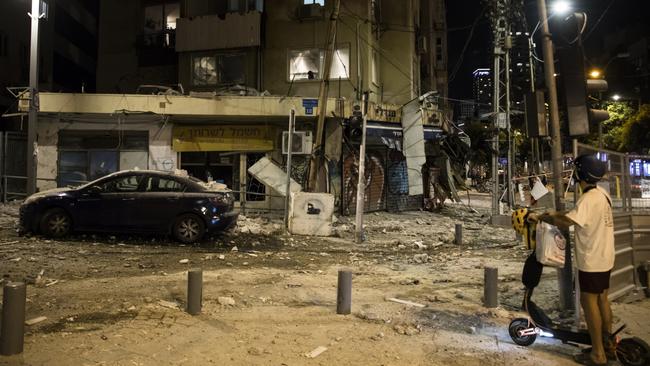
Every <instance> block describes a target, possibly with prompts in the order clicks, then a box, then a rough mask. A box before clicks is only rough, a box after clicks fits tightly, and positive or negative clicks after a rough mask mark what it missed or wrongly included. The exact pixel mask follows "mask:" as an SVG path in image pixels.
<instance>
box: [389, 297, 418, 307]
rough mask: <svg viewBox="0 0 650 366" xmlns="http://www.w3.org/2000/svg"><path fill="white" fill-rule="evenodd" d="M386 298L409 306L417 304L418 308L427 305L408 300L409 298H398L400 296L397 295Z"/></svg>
mask: <svg viewBox="0 0 650 366" xmlns="http://www.w3.org/2000/svg"><path fill="white" fill-rule="evenodd" d="M386 300H387V301H392V302H396V303H398V304H404V305H409V306H415V307H418V308H424V307H426V305H424V304H418V303H417V302H413V301H408V300H402V299H398V298H395V297H389V298H387V299H386Z"/></svg>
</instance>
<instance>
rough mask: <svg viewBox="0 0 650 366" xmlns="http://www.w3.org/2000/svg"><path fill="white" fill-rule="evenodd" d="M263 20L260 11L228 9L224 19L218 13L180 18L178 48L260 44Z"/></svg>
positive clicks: (213, 48) (183, 50) (180, 50)
mask: <svg viewBox="0 0 650 366" xmlns="http://www.w3.org/2000/svg"><path fill="white" fill-rule="evenodd" d="M261 22H262V14H261V13H260V12H258V11H250V12H248V13H245V14H240V13H228V14H227V15H226V17H225V18H223V19H222V18H220V17H219V16H218V15H216V14H214V15H204V16H198V17H193V18H179V19H178V21H177V23H176V26H177V28H176V30H177V32H178V42H177V43H176V51H178V52H190V51H201V50H216V49H225V48H239V47H254V46H259V45H260V38H261V37H260V30H261Z"/></svg>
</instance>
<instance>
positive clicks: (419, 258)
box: [413, 253, 430, 263]
mask: <svg viewBox="0 0 650 366" xmlns="http://www.w3.org/2000/svg"><path fill="white" fill-rule="evenodd" d="M429 259H430V258H429V255H428V254H426V253H423V254H416V255H414V256H413V262H415V263H427V262H428V261H429Z"/></svg>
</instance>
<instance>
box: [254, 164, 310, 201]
mask: <svg viewBox="0 0 650 366" xmlns="http://www.w3.org/2000/svg"><path fill="white" fill-rule="evenodd" d="M248 172H249V173H250V174H251V175H252V176H253V177H255V179H257V180H259V181H260V182H262V183H264V184H266V185H267V186H269V187H271V188H273V189H274V190H275V191H276V192H277V193H279V194H280V195H281V196H286V195H287V173H285V172H284V170H282V168H280V167H279V166H278V165H276V164H275V163H274V162H272V161H271V160H270V159H269V158H267V157H263V158H261V159H260V160H258V161H257V163H255V164H253V166H251V167H250V168H248ZM300 191H302V187H301V186H300V184H298V183H297V182H296V181H295V180H293V179H291V193H295V192H300Z"/></svg>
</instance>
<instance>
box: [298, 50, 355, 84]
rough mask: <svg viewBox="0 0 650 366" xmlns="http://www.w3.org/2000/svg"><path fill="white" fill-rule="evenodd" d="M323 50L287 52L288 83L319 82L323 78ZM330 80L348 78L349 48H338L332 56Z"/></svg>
mask: <svg viewBox="0 0 650 366" xmlns="http://www.w3.org/2000/svg"><path fill="white" fill-rule="evenodd" d="M324 62H325V50H322V49H318V48H312V49H306V50H292V51H289V81H293V80H320V79H321V78H322V76H323V68H324ZM329 77H330V79H338V78H341V79H349V78H350V48H348V47H346V48H338V49H336V50H335V51H334V53H333V54H332V68H331V69H330V75H329Z"/></svg>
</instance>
